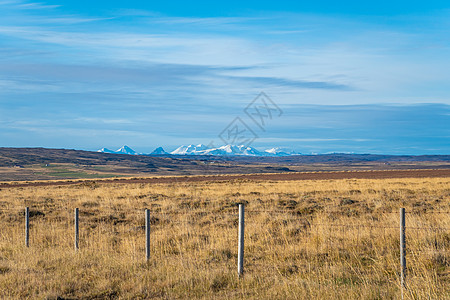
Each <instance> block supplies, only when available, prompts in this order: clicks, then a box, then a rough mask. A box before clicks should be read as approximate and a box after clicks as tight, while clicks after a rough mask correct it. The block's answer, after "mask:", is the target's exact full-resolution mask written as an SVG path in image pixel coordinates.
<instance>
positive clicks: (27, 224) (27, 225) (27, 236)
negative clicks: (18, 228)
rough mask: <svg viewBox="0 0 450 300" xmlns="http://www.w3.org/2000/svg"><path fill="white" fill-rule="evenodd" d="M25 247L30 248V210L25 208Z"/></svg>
mask: <svg viewBox="0 0 450 300" xmlns="http://www.w3.org/2000/svg"><path fill="white" fill-rule="evenodd" d="M25 246H26V247H29V246H30V208H29V207H25Z"/></svg>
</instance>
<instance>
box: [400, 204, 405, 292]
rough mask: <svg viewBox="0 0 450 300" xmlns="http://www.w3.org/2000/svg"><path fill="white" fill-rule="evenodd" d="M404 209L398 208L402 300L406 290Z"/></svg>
mask: <svg viewBox="0 0 450 300" xmlns="http://www.w3.org/2000/svg"><path fill="white" fill-rule="evenodd" d="M405 224H406V222H405V209H404V208H400V265H401V274H400V276H401V277H400V281H401V290H402V299H403V298H404V290H405V289H406V282H405V277H406V257H405V249H406V244H405Z"/></svg>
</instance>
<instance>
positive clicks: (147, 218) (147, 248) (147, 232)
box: [145, 209, 150, 260]
mask: <svg viewBox="0 0 450 300" xmlns="http://www.w3.org/2000/svg"><path fill="white" fill-rule="evenodd" d="M145 257H146V259H147V260H149V259H150V210H149V209H145Z"/></svg>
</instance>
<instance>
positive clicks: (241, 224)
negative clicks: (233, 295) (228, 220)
mask: <svg viewBox="0 0 450 300" xmlns="http://www.w3.org/2000/svg"><path fill="white" fill-rule="evenodd" d="M244 226H245V222H244V204H243V203H240V204H239V236H238V240H239V246H238V275H239V277H241V276H242V275H243V274H244Z"/></svg>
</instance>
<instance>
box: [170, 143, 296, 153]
mask: <svg viewBox="0 0 450 300" xmlns="http://www.w3.org/2000/svg"><path fill="white" fill-rule="evenodd" d="M170 154H173V155H220V156H223V155H230V156H231V155H244V156H288V155H295V154H297V153H295V152H293V151H289V150H284V149H281V148H272V149H268V150H265V151H259V150H257V149H255V148H253V147H246V146H244V145H225V146H221V147H217V148H208V147H207V146H205V145H203V144H199V145H188V146H185V145H183V146H180V147H178V148H177V149H175V150H174V151H172V152H170Z"/></svg>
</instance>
